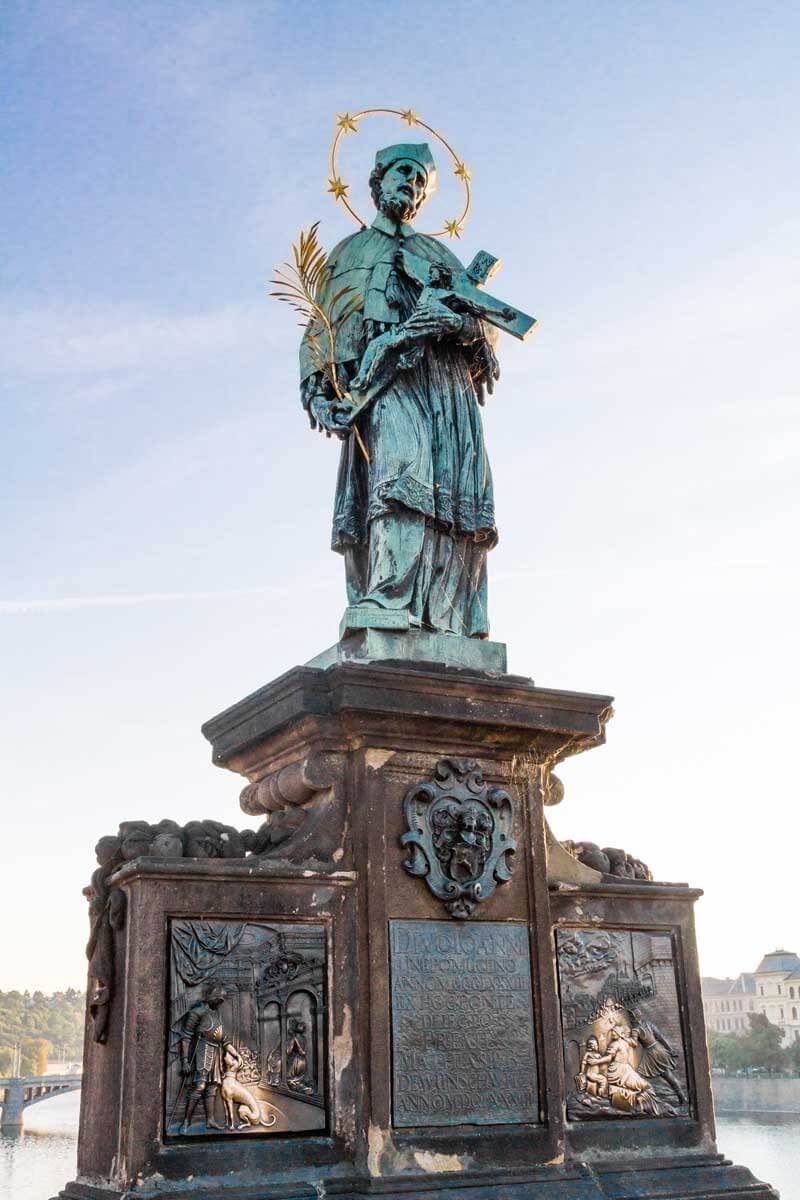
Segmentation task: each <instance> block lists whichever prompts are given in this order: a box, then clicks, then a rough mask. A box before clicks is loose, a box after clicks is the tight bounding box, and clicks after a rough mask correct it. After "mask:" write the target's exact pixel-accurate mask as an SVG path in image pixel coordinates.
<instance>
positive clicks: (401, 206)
mask: <svg viewBox="0 0 800 1200" xmlns="http://www.w3.org/2000/svg"><path fill="white" fill-rule="evenodd" d="M369 187H370V191H371V192H372V199H373V201H374V203H375V207H376V208H377V209H379V210H380V212H382V213H385V214H386V216H387V217H391V219H392V220H393V221H400V222H405V221H410V220H412V219H413V217H414V216H415V215H416V214H417V212H419V210H420V208H422V205H423V204H424V203H425V201H426V200H427V199H428V196H430V195H431V194H432V193H433V192H434V191H435V190H436V163H435V162H434V161H433V155H432V154H431V151H430V146H428V145H427V143H426V142H420V143H416V144H414V143H411V142H401V143H398V144H397V145H395V146H385V147H384V148H383V150H379V151H378V153H377V154H376V155H375V166H374V167H373V169H372V174H371V175H370V177H369Z"/></svg>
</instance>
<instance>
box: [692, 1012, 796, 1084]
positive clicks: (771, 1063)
mask: <svg viewBox="0 0 800 1200" xmlns="http://www.w3.org/2000/svg"><path fill="white" fill-rule="evenodd" d="M748 1015H749V1020H750V1028H749V1029H748V1030H747V1032H746V1033H744V1034H741V1035H740V1036H739V1037H733V1036H731V1035H730V1034H727V1035H726V1034H723V1033H717V1032H715V1030H713V1029H709V1031H708V1049H709V1052H710V1054H711V1065H712V1067H716V1068H718V1069H719V1070H721V1071H726V1072H727V1071H747V1070H756V1071H796V1072H800V1042H795V1044H794V1045H792V1046H787V1047H785V1048H784V1047H782V1046H781V1040H782V1038H783V1033H782V1032H781V1030H780V1029H779V1027H778V1026H777V1025H773V1024H772V1022H771V1021H768V1020H767V1018H766V1017H765V1016H764V1014H763V1013H749V1014H748Z"/></svg>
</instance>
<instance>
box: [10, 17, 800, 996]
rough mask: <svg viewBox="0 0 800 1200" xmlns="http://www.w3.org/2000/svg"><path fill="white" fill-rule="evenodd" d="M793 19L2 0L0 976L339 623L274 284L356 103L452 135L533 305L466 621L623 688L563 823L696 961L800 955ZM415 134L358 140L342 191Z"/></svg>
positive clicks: (569, 794) (523, 654) (574, 673)
mask: <svg viewBox="0 0 800 1200" xmlns="http://www.w3.org/2000/svg"><path fill="white" fill-rule="evenodd" d="M799 42H800V8H798V7H797V6H794V5H789V4H786V3H783V2H781V3H770V2H769V0H767V2H763V0H759V2H758V3H738V2H736V0H728V2H726V3H716V2H704V3H701V4H698V3H695V2H691V3H681V2H671V3H661V2H658V0H638V2H636V3H624V2H619V3H617V2H610V0H606V2H601V3H597V2H594V3H583V2H580V0H566V2H564V3H558V4H556V3H540V2H536V0H525V2H524V3H522V2H517V0H514V2H511V3H509V2H502V0H501V2H499V3H495V4H493V5H492V6H490V7H487V6H486V5H485V4H484V3H473V2H472V0H459V2H458V3H456V4H451V3H448V2H440V3H430V0H426V3H419V2H417V0H406V2H404V3H403V4H402V5H398V4H389V3H387V2H385V0H379V2H375V3H371V4H363V3H358V2H353V0H349V2H348V3H341V2H340V0H327V2H326V3H316V4H311V5H306V6H305V7H303V8H302V9H301V8H300V7H298V6H297V5H295V4H290V3H287V2H284V0H275V2H270V0H263V2H262V0H259V2H251V3H240V2H239V0H226V2H224V3H223V2H219V0H218V2H216V3H204V2H203V0H191V2H184V0H171V2H170V3H169V4H163V3H160V2H159V3H148V2H146V0H136V2H135V3H132V4H131V3H122V2H120V3H114V2H109V0H106V2H104V3H93V2H87V3H84V2H82V0H71V2H69V3H66V2H61V0H47V2H42V3H37V2H36V0H33V2H31V0H26V2H17V0H5V3H4V4H3V6H2V12H1V13H0V46H1V47H2V49H1V50H0V58H1V60H2V61H1V62H0V77H2V80H3V84H2V87H3V91H4V94H5V95H4V102H3V109H4V119H3V122H2V132H1V133H0V138H1V139H2V146H0V150H2V158H3V162H4V175H5V182H4V185H3V188H2V196H1V197H0V206H1V209H2V211H1V212H0V216H1V217H2V227H3V229H4V231H5V237H4V248H3V255H2V264H0V377H1V378H2V388H3V393H2V411H3V421H2V433H3V435H4V436H3V437H2V438H1V439H0V495H2V506H3V510H4V514H5V516H4V519H3V521H2V523H0V564H2V565H1V567H0V656H1V658H0V668H1V670H0V676H1V677H0V688H2V712H3V718H2V729H1V731H0V738H2V743H3V746H2V763H3V769H2V777H1V781H0V789H2V797H3V825H4V834H5V836H4V837H3V839H2V845H1V846H0V888H1V889H2V892H1V893H0V901H1V902H2V913H3V921H2V945H3V950H4V952H3V954H2V956H0V988H3V989H9V988H14V987H17V988H25V987H28V988H31V989H34V988H41V989H44V990H53V989H56V988H61V987H66V986H68V985H72V986H78V987H81V986H83V985H84V983H85V969H86V968H85V959H84V957H83V945H84V943H85V939H86V934H87V914H86V904H85V900H84V898H83V896H82V894H81V889H82V887H83V886H84V885H85V884H86V883H87V882H88V879H89V876H90V874H91V872H92V869H93V866H94V861H93V853H92V847H93V845H94V843H95V841H96V840H97V838H98V837H99V836H100V835H102V834H106V833H112V832H114V831H115V830H116V827H117V825H118V823H119V821H120V820H123V819H131V818H145V819H150V820H158V819H160V818H161V817H164V816H171V817H173V818H175V819H177V820H179V821H186V820H190V819H194V818H203V817H215V818H217V819H219V820H222V821H226V822H229V823H232V824H238V825H239V826H240V827H244V826H246V825H248V824H254V823H256V822H253V821H252V820H251V819H249V818H247V817H245V816H244V814H242V813H241V812H240V811H239V807H238V794H239V791H240V788H241V786H242V783H243V781H241V780H240V779H239V778H238V777H236V776H234V775H232V774H230V773H227V772H224V771H221V770H219V769H217V768H214V767H212V766H211V762H210V751H209V747H208V745H207V743H206V742H205V741H204V739H203V738H202V736H201V734H200V725H201V723H202V722H203V721H204V720H206V719H207V718H209V717H210V716H212V715H213V714H215V713H217V712H219V711H220V710H222V709H223V708H225V707H227V706H228V705H230V704H232V703H233V702H235V701H236V700H237V699H239V698H241V697H243V696H244V695H246V694H248V693H249V692H251V691H254V690H255V689H256V688H258V687H260V686H262V685H263V684H265V683H267V682H269V680H271V679H272V678H274V677H275V676H277V675H279V674H281V673H282V672H283V671H285V670H287V669H289V668H290V667H292V666H293V665H295V664H298V663H303V662H306V661H307V660H308V659H310V658H312V657H313V656H314V655H315V654H317V653H319V652H320V651H321V650H323V649H324V648H325V647H326V646H329V645H331V644H332V643H333V642H334V641H335V640H336V637H337V630H338V622H339V618H340V616H341V613H342V610H343V607H344V603H345V597H344V579H343V567H342V562H341V560H340V559H339V558H338V556H336V555H334V554H332V553H331V552H330V551H329V550H328V544H329V529H330V516H331V507H332V497H333V488H334V482H335V474H336V465H337V455H338V448H337V443H336V442H335V441H329V440H327V439H325V438H324V437H319V436H318V435H317V434H313V433H312V432H311V431H310V429H309V428H308V424H307V422H306V420H305V417H304V415H303V413H302V410H301V407H300V404H299V399H298V393H297V379H296V372H297V365H296V361H297V360H296V348H297V341H298V336H299V330H298V329H297V326H296V324H295V323H294V320H293V318H292V316H291V314H290V313H289V310H288V309H286V308H285V307H284V306H282V305H279V304H277V303H276V302H275V301H274V300H272V299H270V298H269V296H268V292H269V279H270V276H271V275H272V272H273V268H274V267H275V265H276V264H278V263H280V262H281V261H283V260H284V259H285V258H286V257H287V255H288V254H289V250H290V245H291V243H292V241H293V240H294V239H296V237H297V234H298V232H299V230H300V229H301V228H307V227H308V226H309V225H310V224H311V223H312V222H314V221H317V220H319V221H320V222H321V225H320V236H321V238H322V241H323V243H324V244H325V245H327V246H328V247H331V246H333V244H334V243H336V242H337V241H339V240H340V239H341V238H342V237H344V236H346V235H347V234H348V233H350V232H352V230H353V229H354V226H353V225H352V224H351V223H350V221H349V219H348V217H347V215H346V213H345V212H344V211H343V210H342V209H341V208H337V207H336V206H335V204H334V203H333V202H332V199H331V197H330V196H329V195H327V194H326V186H327V185H326V170H327V153H328V146H329V143H330V140H331V135H332V132H333V128H334V120H335V117H336V115H337V114H339V113H342V112H345V111H350V112H352V111H353V110H360V109H362V108H366V107H392V108H394V107H399V108H407V107H412V108H413V109H414V110H415V111H416V112H417V113H418V114H419V115H420V116H421V117H422V119H423V120H425V121H426V122H428V123H429V124H431V125H433V126H434V127H435V128H437V129H439V130H440V131H441V132H442V133H443V135H444V136H445V137H446V138H447V140H448V141H449V142H450V143H451V144H452V145H453V146H454V147H455V148H456V150H457V152H458V154H459V156H460V157H461V158H462V159H463V160H464V161H466V163H467V164H468V166H469V167H470V169H471V171H472V174H473V186H474V207H473V212H472V215H471V218H470V221H469V223H468V225H467V228H466V229H465V231H464V233H463V236H462V240H461V242H459V243H455V244H454V243H450V245H451V247H454V248H455V249H456V250H457V252H458V253H459V254H460V255H461V256H462V257H463V259H464V260H465V261H468V260H469V259H470V258H471V257H472V255H473V254H474V253H475V251H476V250H478V249H486V250H488V251H490V252H491V253H493V254H495V255H498V256H499V257H501V258H502V259H503V260H504V267H503V269H502V271H501V273H500V274H499V275H497V276H496V277H495V279H494V281H493V283H492V290H493V291H494V292H495V293H496V294H498V295H501V296H502V297H503V298H504V299H508V300H509V301H511V302H512V303H515V304H517V305H518V306H519V307H521V308H523V309H525V310H526V311H528V312H532V313H534V314H535V315H536V316H537V317H538V319H539V326H538V328H537V330H536V331H535V333H534V334H533V336H532V337H531V338H530V339H529V340H528V341H527V342H526V343H525V344H522V345H521V344H518V343H516V342H513V341H512V339H510V338H506V339H504V343H503V345H502V346H501V365H502V371H503V376H502V379H501V381H500V384H499V385H498V388H497V391H496V393H495V395H494V397H493V398H492V399H491V400H490V402H489V405H488V406H487V408H486V409H485V415H484V422H485V429H486V439H487V444H488V448H489V453H490V457H491V461H492V468H493V473H494V480H495V494H496V503H497V513H498V524H499V528H500V539H501V540H500V544H499V546H498V548H497V549H496V550H495V551H494V552H493V553H492V555H491V557H490V563H489V587H490V617H491V621H492V636H493V637H494V638H495V639H497V640H500V641H504V642H506V643H507V645H508V653H509V666H510V669H511V670H512V671H513V672H515V673H517V674H523V675H527V676H531V677H532V678H534V680H535V681H536V682H537V683H539V684H541V685H542V686H546V687H557V688H568V689H575V690H578V691H588V692H600V693H604V694H611V695H613V696H614V697H615V711H616V715H615V717H614V719H613V721H612V722H611V724H610V725H609V728H608V742H607V745H606V746H604V747H602V748H598V749H595V750H593V751H591V752H589V753H587V754H585V755H583V756H581V757H579V758H575V759H571V760H569V761H568V762H566V763H565V764H564V765H563V766H562V767H561V768H560V772H559V773H560V776H561V778H562V780H563V782H564V785H565V791H566V794H565V799H564V801H563V803H562V805H561V806H560V808H558V809H556V810H551V813H550V819H551V822H552V825H553V828H554V831H555V832H556V834H557V835H558V836H560V837H571V838H574V839H576V840H592V841H596V842H598V843H600V844H601V845H612V846H618V845H622V846H624V847H625V848H626V849H628V850H629V851H631V852H632V853H634V854H635V855H636V856H638V857H640V858H643V859H644V860H645V861H647V862H649V863H650V865H651V866H652V868H653V870H654V873H655V875H656V877H657V878H661V879H672V880H685V881H688V882H690V883H691V884H693V885H699V886H701V887H702V888H703V889H704V890H705V894H704V896H703V898H702V899H701V900H700V901H699V903H698V908H697V928H698V939H699V948H700V956H701V967H702V969H703V971H704V972H705V973H707V974H715V975H735V974H738V972H739V971H742V970H752V969H754V968H755V966H756V964H757V962H758V960H759V959H760V957H761V956H762V954H764V953H765V952H767V951H769V950H772V949H775V948H776V947H777V946H781V947H786V948H787V949H790V950H791V949H794V950H800V929H799V928H798V915H797V914H798V906H797V901H796V897H797V869H796V861H797V850H796V847H797V843H798V832H800V823H799V822H798V818H797V803H798V787H797V780H796V776H795V774H794V770H795V753H794V747H795V745H796V737H797V734H796V728H795V721H796V720H797V695H796V692H797V683H796V680H797V678H798V669H799V668H800V661H798V659H799V657H800V656H798V639H797V620H798V565H797V542H798V509H799V508H800V484H799V483H798V466H799V465H800V416H798V412H799V411H800V410H799V407H798V398H799V392H800V385H799V384H798V379H799V378H800V371H799V370H798V368H800V361H798V360H799V359H800V352H799V351H798V334H797V310H798V302H800V265H799V264H800V254H799V253H798V251H800V216H799V215H798V207H797V196H798V194H800V162H799V159H798V138H797V121H796V116H797V112H798V111H799V110H800V74H799V73H798V71H797V58H798V50H799V49H800V45H799V44H798V43H799ZM406 138H407V130H406V127H405V126H402V125H399V124H398V123H396V122H391V121H389V120H388V119H387V120H383V119H375V120H374V121H372V122H370V123H367V122H364V124H363V125H362V126H361V131H360V132H359V133H358V134H357V135H355V136H353V135H350V136H349V139H348V140H346V141H345V144H344V148H343V154H342V161H341V173H342V175H343V176H344V177H345V178H346V179H347V180H348V181H349V182H350V183H351V189H352V194H353V196H354V198H355V199H356V200H357V202H358V203H360V205H361V207H362V209H363V210H365V211H366V210H368V206H369V196H368V191H367V187H366V176H367V174H368V168H369V162H370V158H371V155H372V154H374V151H375V150H376V149H377V148H378V147H379V146H382V145H385V144H387V143H389V142H392V141H397V140H404V139H406ZM459 199H460V192H459V189H458V186H457V181H456V180H455V178H454V177H452V176H451V175H450V174H449V173H448V171H447V170H443V171H442V183H441V187H440V193H439V195H437V196H436V197H435V198H434V199H433V200H432V201H431V204H430V209H429V210H427V209H426V210H425V212H424V213H423V214H421V216H420V217H419V218H418V220H417V222H416V224H417V227H418V228H420V229H422V230H423V231H424V230H432V229H433V228H437V227H440V226H441V224H442V223H443V221H444V219H445V218H450V217H452V216H453V215H455V211H456V209H457V205H458V202H459Z"/></svg>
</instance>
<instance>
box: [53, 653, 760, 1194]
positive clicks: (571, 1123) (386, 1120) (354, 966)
mask: <svg viewBox="0 0 800 1200" xmlns="http://www.w3.org/2000/svg"><path fill="white" fill-rule="evenodd" d="M373 634H375V631H369V634H368V636H372V635H373ZM381 636H386V635H381ZM404 636H408V635H404ZM454 640H455V639H454ZM478 645H480V643H478ZM610 715H611V704H610V699H609V697H607V696H592V695H584V694H579V693H574V692H559V691H554V690H549V689H545V688H538V687H535V686H534V685H533V684H532V683H531V681H530V680H526V679H522V678H515V677H511V676H507V675H502V676H500V675H497V674H495V673H493V672H487V671H483V672H482V671H479V670H474V669H465V668H464V666H463V665H462V666H461V667H460V668H459V669H450V668H448V667H446V666H442V665H439V666H433V665H428V666H425V665H422V664H419V663H417V664H414V665H411V664H409V665H407V666H405V665H403V664H402V663H397V662H395V663H393V664H387V663H376V662H364V661H360V662H359V661H346V660H345V661H339V659H338V656H337V660H336V661H335V662H334V663H332V665H330V666H329V667H328V668H327V669H325V670H323V669H318V668H315V667H311V666H309V667H300V668H296V669H295V670H293V671H290V672H288V673H287V674H286V675H284V676H282V677H281V678H279V679H277V680H275V681H274V682H273V683H271V684H269V685H268V686H267V687H265V688H262V689H261V690H260V691H258V692H256V693H254V694H253V695H252V696H249V697H247V698H246V699H244V700H242V701H241V702H240V703H238V704H235V705H234V706H233V707H232V708H230V709H228V710H226V711H225V712H223V713H221V714H220V715H219V716H217V717H215V718H213V720H211V721H209V722H208V723H207V725H206V726H205V727H204V733H205V735H206V737H207V738H208V739H209V741H210V742H211V744H212V748H213V757H214V761H215V762H216V763H217V764H218V765H220V766H223V767H226V768H227V769H229V770H232V771H235V772H237V773H239V774H240V775H242V776H244V777H245V779H246V781H247V783H246V786H245V788H244V791H243V793H242V806H243V807H244V808H245V810H246V811H247V812H248V813H250V814H251V815H259V816H265V817H266V830H265V832H264V834H263V837H262V836H261V831H259V837H260V840H259V850H258V853H257V854H256V855H251V856H250V857H248V858H245V859H240V860H233V859H228V860H219V859H217V860H205V861H204V860H198V859H187V858H181V859H177V860H174V861H173V860H164V859H153V858H141V859H138V860H135V861H132V862H128V863H126V864H125V865H124V866H122V867H121V868H120V869H119V870H117V871H116V873H115V874H113V875H112V876H111V877H110V879H109V881H108V888H109V891H110V893H111V894H113V893H114V892H115V891H117V892H123V893H124V894H125V896H126V898H127V905H126V909H127V920H126V923H125V924H124V927H121V928H118V929H117V928H115V930H114V934H113V936H114V938H115V939H116V943H117V944H116V946H115V950H114V954H113V962H114V964H115V968H114V969H115V971H116V978H115V980H114V987H113V989H111V995H112V999H111V1002H110V1004H109V1006H108V1008H109V1011H108V1016H107V1027H106V1032H107V1041H106V1043H105V1044H104V1045H103V1044H98V1043H96V1042H93V1041H91V1040H90V1039H89V1040H87V1048H86V1055H85V1061H84V1079H85V1087H84V1089H83V1093H82V1108H81V1131H80V1138H79V1152H78V1169H79V1177H78V1179H77V1180H76V1181H75V1182H74V1183H71V1184H69V1185H68V1186H67V1187H66V1189H65V1190H64V1192H62V1193H61V1196H62V1198H63V1200H67V1198H69V1200H100V1197H102V1200H122V1197H128V1196H133V1195H135V1196H137V1197H140V1198H142V1200H146V1198H151V1197H152V1198H153V1200H155V1197H159V1200H164V1197H165V1196H170V1195H172V1196H174V1197H176V1198H177V1197H178V1196H180V1197H181V1198H182V1200H223V1198H225V1197H228V1198H230V1200H233V1197H235V1198H236V1200H292V1198H294V1197H297V1198H298V1200H299V1198H300V1197H303V1198H304V1200H305V1198H308V1200H317V1198H318V1197H319V1196H321V1195H328V1196H333V1195H336V1196H340V1197H342V1198H343V1200H355V1198H356V1197H360V1196H370V1195H380V1196H383V1197H386V1198H387V1200H390V1198H391V1200H395V1198H397V1200H400V1197H401V1196H402V1197H403V1200H423V1198H426V1200H437V1198H438V1200H466V1198H467V1196H468V1197H469V1200H548V1198H550V1200H601V1198H603V1197H605V1198H607V1200H612V1198H613V1200H628V1198H630V1200H633V1198H634V1197H636V1198H637V1200H643V1198H646V1197H652V1198H655V1197H659V1198H660V1200H686V1198H688V1197H697V1198H699V1197H703V1198H705V1200H710V1198H711V1197H717V1196H718V1197H728V1198H730V1200H734V1198H739V1200H745V1197H747V1198H748V1200H770V1198H771V1200H775V1193H774V1192H773V1191H772V1190H771V1189H770V1188H769V1187H768V1186H766V1185H762V1184H758V1183H757V1182H756V1181H755V1180H754V1179H753V1177H752V1176H751V1175H750V1173H749V1172H748V1171H746V1170H745V1169H744V1168H740V1167H733V1166H731V1165H730V1164H729V1163H727V1162H726V1161H725V1160H724V1159H722V1158H721V1157H720V1156H719V1155H718V1154H717V1152H716V1146H715V1142H714V1126H713V1112H712V1104H711V1090H710V1081H709V1071H708V1059H707V1054H706V1047H705V1037H704V1027H703V1014H702V1004H701V998H700V989H699V976H698V969H697V961H696V955H695V948H694V933H693V925H692V908H693V904H694V901H695V899H696V898H697V896H698V895H699V893H698V892H695V891H691V890H690V889H689V888H687V887H686V886H684V885H674V884H673V885H666V884H659V883H652V882H639V881H637V880H630V881H624V882H623V881H620V882H610V881H609V880H608V878H607V877H606V876H604V875H602V874H601V873H600V872H598V871H595V870H592V869H591V868H590V867H587V866H585V865H584V864H583V863H580V862H578V861H577V859H575V858H574V857H572V856H571V855H569V854H567V853H566V851H562V852H561V854H559V853H558V852H557V843H554V841H553V839H552V835H551V834H549V831H548V830H547V828H546V824H545V821H544V815H543V810H544V805H545V804H546V803H552V802H554V801H555V800H556V799H557V798H558V796H559V787H558V786H557V784H556V782H555V781H554V780H553V779H551V770H552V767H553V766H554V765H555V764H556V763H557V762H558V761H560V760H561V759H563V758H565V757H567V756H568V755H570V754H575V753H579V752H581V751H583V750H586V749H589V748H591V747H592V746H596V745H599V744H600V743H601V742H602V741H603V739H604V729H605V723H606V721H607V720H608V718H609V716H610ZM548 845H549V847H550V850H548ZM109 961H112V960H111V958H109ZM220 986H221V988H222V989H223V991H224V997H223V998H220V996H219V991H218V989H219V987H220ZM217 1027H218V1028H219V1034H217V1033H216V1032H215V1030H216V1029H217ZM198 1030H200V1031H201V1032H202V1031H203V1030H205V1033H203V1035H202V1037H201V1036H200V1034H199V1033H198V1032H197V1031H198ZM595 1042H596V1045H595ZM198 1063H199V1064H200V1066H198ZM226 1081H227V1082H226ZM201 1084H202V1085H203V1087H201V1086H200V1085H201ZM237 1084H239V1085H242V1086H243V1087H244V1092H242V1091H241V1090H240V1091H237V1090H236V1088H235V1086H234V1085H237ZM243 1097H244V1098H243ZM273 1118H274V1119H273ZM220 1126H221V1128H220Z"/></svg>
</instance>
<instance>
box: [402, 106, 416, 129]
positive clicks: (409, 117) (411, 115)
mask: <svg viewBox="0 0 800 1200" xmlns="http://www.w3.org/2000/svg"><path fill="white" fill-rule="evenodd" d="M400 120H401V121H406V122H407V123H408V126H409V128H411V126H412V125H418V124H419V117H418V116H417V114H416V113H415V112H414V110H413V108H407V109H406V110H405V112H402V113H401V114H400Z"/></svg>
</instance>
